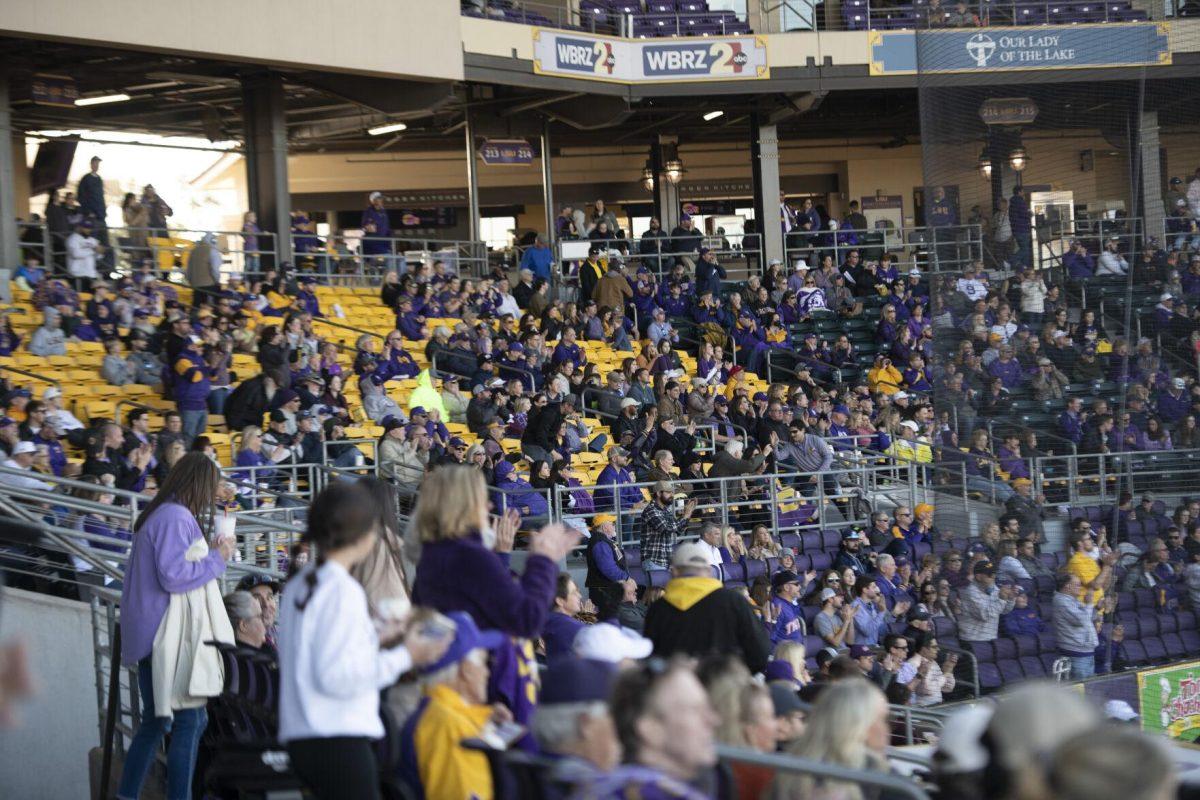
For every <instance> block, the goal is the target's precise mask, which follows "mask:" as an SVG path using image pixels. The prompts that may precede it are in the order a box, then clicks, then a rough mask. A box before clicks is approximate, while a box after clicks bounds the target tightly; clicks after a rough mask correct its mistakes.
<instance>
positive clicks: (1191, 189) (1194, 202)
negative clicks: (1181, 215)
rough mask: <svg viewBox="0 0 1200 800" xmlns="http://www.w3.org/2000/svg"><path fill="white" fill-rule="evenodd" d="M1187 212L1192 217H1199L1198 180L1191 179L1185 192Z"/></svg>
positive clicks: (1199, 194) (1199, 187) (1199, 196)
mask: <svg viewBox="0 0 1200 800" xmlns="http://www.w3.org/2000/svg"><path fill="white" fill-rule="evenodd" d="M1187 201H1188V210H1189V211H1191V212H1192V216H1193V217H1200V178H1193V179H1192V181H1191V183H1189V184H1188V190H1187Z"/></svg>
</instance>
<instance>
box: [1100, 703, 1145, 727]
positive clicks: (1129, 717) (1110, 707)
mask: <svg viewBox="0 0 1200 800" xmlns="http://www.w3.org/2000/svg"><path fill="white" fill-rule="evenodd" d="M1104 716H1105V717H1107V718H1108V719H1115V720H1118V721H1120V722H1132V721H1133V720H1135V719H1139V718H1140V715H1139V714H1138V713H1137V712H1136V711H1134V710H1133V706H1131V705H1129V703H1127V702H1125V701H1124V700H1109V701H1108V702H1107V703H1105V704H1104Z"/></svg>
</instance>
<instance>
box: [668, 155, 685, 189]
mask: <svg viewBox="0 0 1200 800" xmlns="http://www.w3.org/2000/svg"><path fill="white" fill-rule="evenodd" d="M663 172H664V173H665V174H666V176H667V180H669V181H670V182H671V183H679V182H680V181H681V180H683V173H684V169H683V162H682V161H680V160H679V159H678V158H672V159H671V160H670V161H668V162H667V163H666V164H663Z"/></svg>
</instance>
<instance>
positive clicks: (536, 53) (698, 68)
mask: <svg viewBox="0 0 1200 800" xmlns="http://www.w3.org/2000/svg"><path fill="white" fill-rule="evenodd" d="M533 71H534V72H536V73H537V74H538V75H565V76H569V77H573V78H583V79H585V80H593V81H607V82H609V83H678V82H685V81H728V80H761V79H764V78H769V77H771V69H770V66H769V65H768V62H767V43H766V40H765V39H763V38H761V37H758V36H716V37H708V36H706V37H704V38H699V37H697V38H692V39H619V38H615V37H612V36H593V35H591V34H583V33H572V32H566V31H552V30H545V29H542V28H534V29H533Z"/></svg>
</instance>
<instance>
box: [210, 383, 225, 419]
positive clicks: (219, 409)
mask: <svg viewBox="0 0 1200 800" xmlns="http://www.w3.org/2000/svg"><path fill="white" fill-rule="evenodd" d="M230 391H231V390H230V388H229V387H228V386H225V387H222V388H220V389H213V390H212V391H211V392H209V393H208V413H210V414H224V413H225V398H227V397H229V392H230ZM205 421H206V422H207V420H205Z"/></svg>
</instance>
